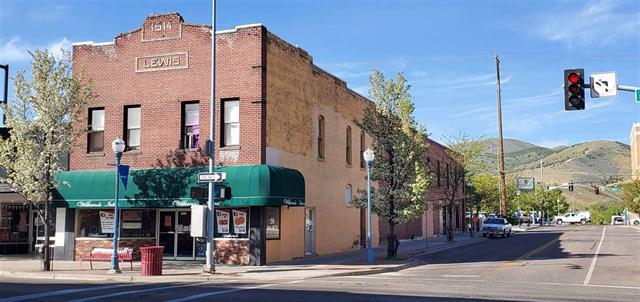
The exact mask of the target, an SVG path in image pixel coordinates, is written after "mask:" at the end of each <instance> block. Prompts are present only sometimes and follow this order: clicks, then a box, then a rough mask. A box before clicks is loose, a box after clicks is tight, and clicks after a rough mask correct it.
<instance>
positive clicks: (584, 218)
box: [553, 211, 591, 224]
mask: <svg viewBox="0 0 640 302" xmlns="http://www.w3.org/2000/svg"><path fill="white" fill-rule="evenodd" d="M553 220H555V221H556V224H563V223H579V224H586V223H587V222H589V221H591V213H589V212H588V211H581V212H575V213H567V214H564V215H562V216H556V217H555V218H554V219H553Z"/></svg>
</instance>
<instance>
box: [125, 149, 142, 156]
mask: <svg viewBox="0 0 640 302" xmlns="http://www.w3.org/2000/svg"><path fill="white" fill-rule="evenodd" d="M138 154H142V151H140V150H129V151H124V152H123V153H122V155H138Z"/></svg>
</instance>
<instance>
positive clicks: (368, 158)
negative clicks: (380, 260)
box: [364, 148, 374, 265]
mask: <svg viewBox="0 0 640 302" xmlns="http://www.w3.org/2000/svg"><path fill="white" fill-rule="evenodd" d="M373 158H374V154H373V150H371V149H370V148H367V150H366V151H364V161H365V163H366V164H367V264H368V265H372V264H373V247H372V246H371V242H372V239H371V163H372V162H373Z"/></svg>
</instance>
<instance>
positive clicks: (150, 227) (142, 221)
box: [120, 210, 156, 238]
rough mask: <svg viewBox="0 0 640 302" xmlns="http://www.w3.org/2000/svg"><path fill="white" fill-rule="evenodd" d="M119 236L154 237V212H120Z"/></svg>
mask: <svg viewBox="0 0 640 302" xmlns="http://www.w3.org/2000/svg"><path fill="white" fill-rule="evenodd" d="M121 215H122V216H120V217H121V219H120V220H121V223H120V225H121V226H122V227H121V229H120V236H122V237H123V238H127V237H129V238H132V237H140V238H144V237H155V236H156V211H155V210H122V214H121Z"/></svg>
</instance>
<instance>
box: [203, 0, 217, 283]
mask: <svg viewBox="0 0 640 302" xmlns="http://www.w3.org/2000/svg"><path fill="white" fill-rule="evenodd" d="M215 113H216V0H212V1H211V103H210V105H209V141H210V142H209V144H208V145H209V147H208V148H207V149H208V150H207V153H208V154H207V156H208V157H209V173H213V172H214V165H215V159H216V156H215V154H216V145H215V143H214V142H215V137H216V135H215V127H214V123H215ZM214 186H215V183H214V182H209V194H207V195H208V196H207V206H208V211H207V250H206V258H207V259H206V263H205V265H204V268H203V270H202V271H203V272H204V273H208V274H213V273H215V271H216V267H215V264H214V259H213V257H214V255H215V253H214V250H215V241H214V240H213V230H214V228H213V223H214V222H213V220H214V217H215V216H214V210H215V205H214V191H215V190H214V189H215V188H214Z"/></svg>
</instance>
